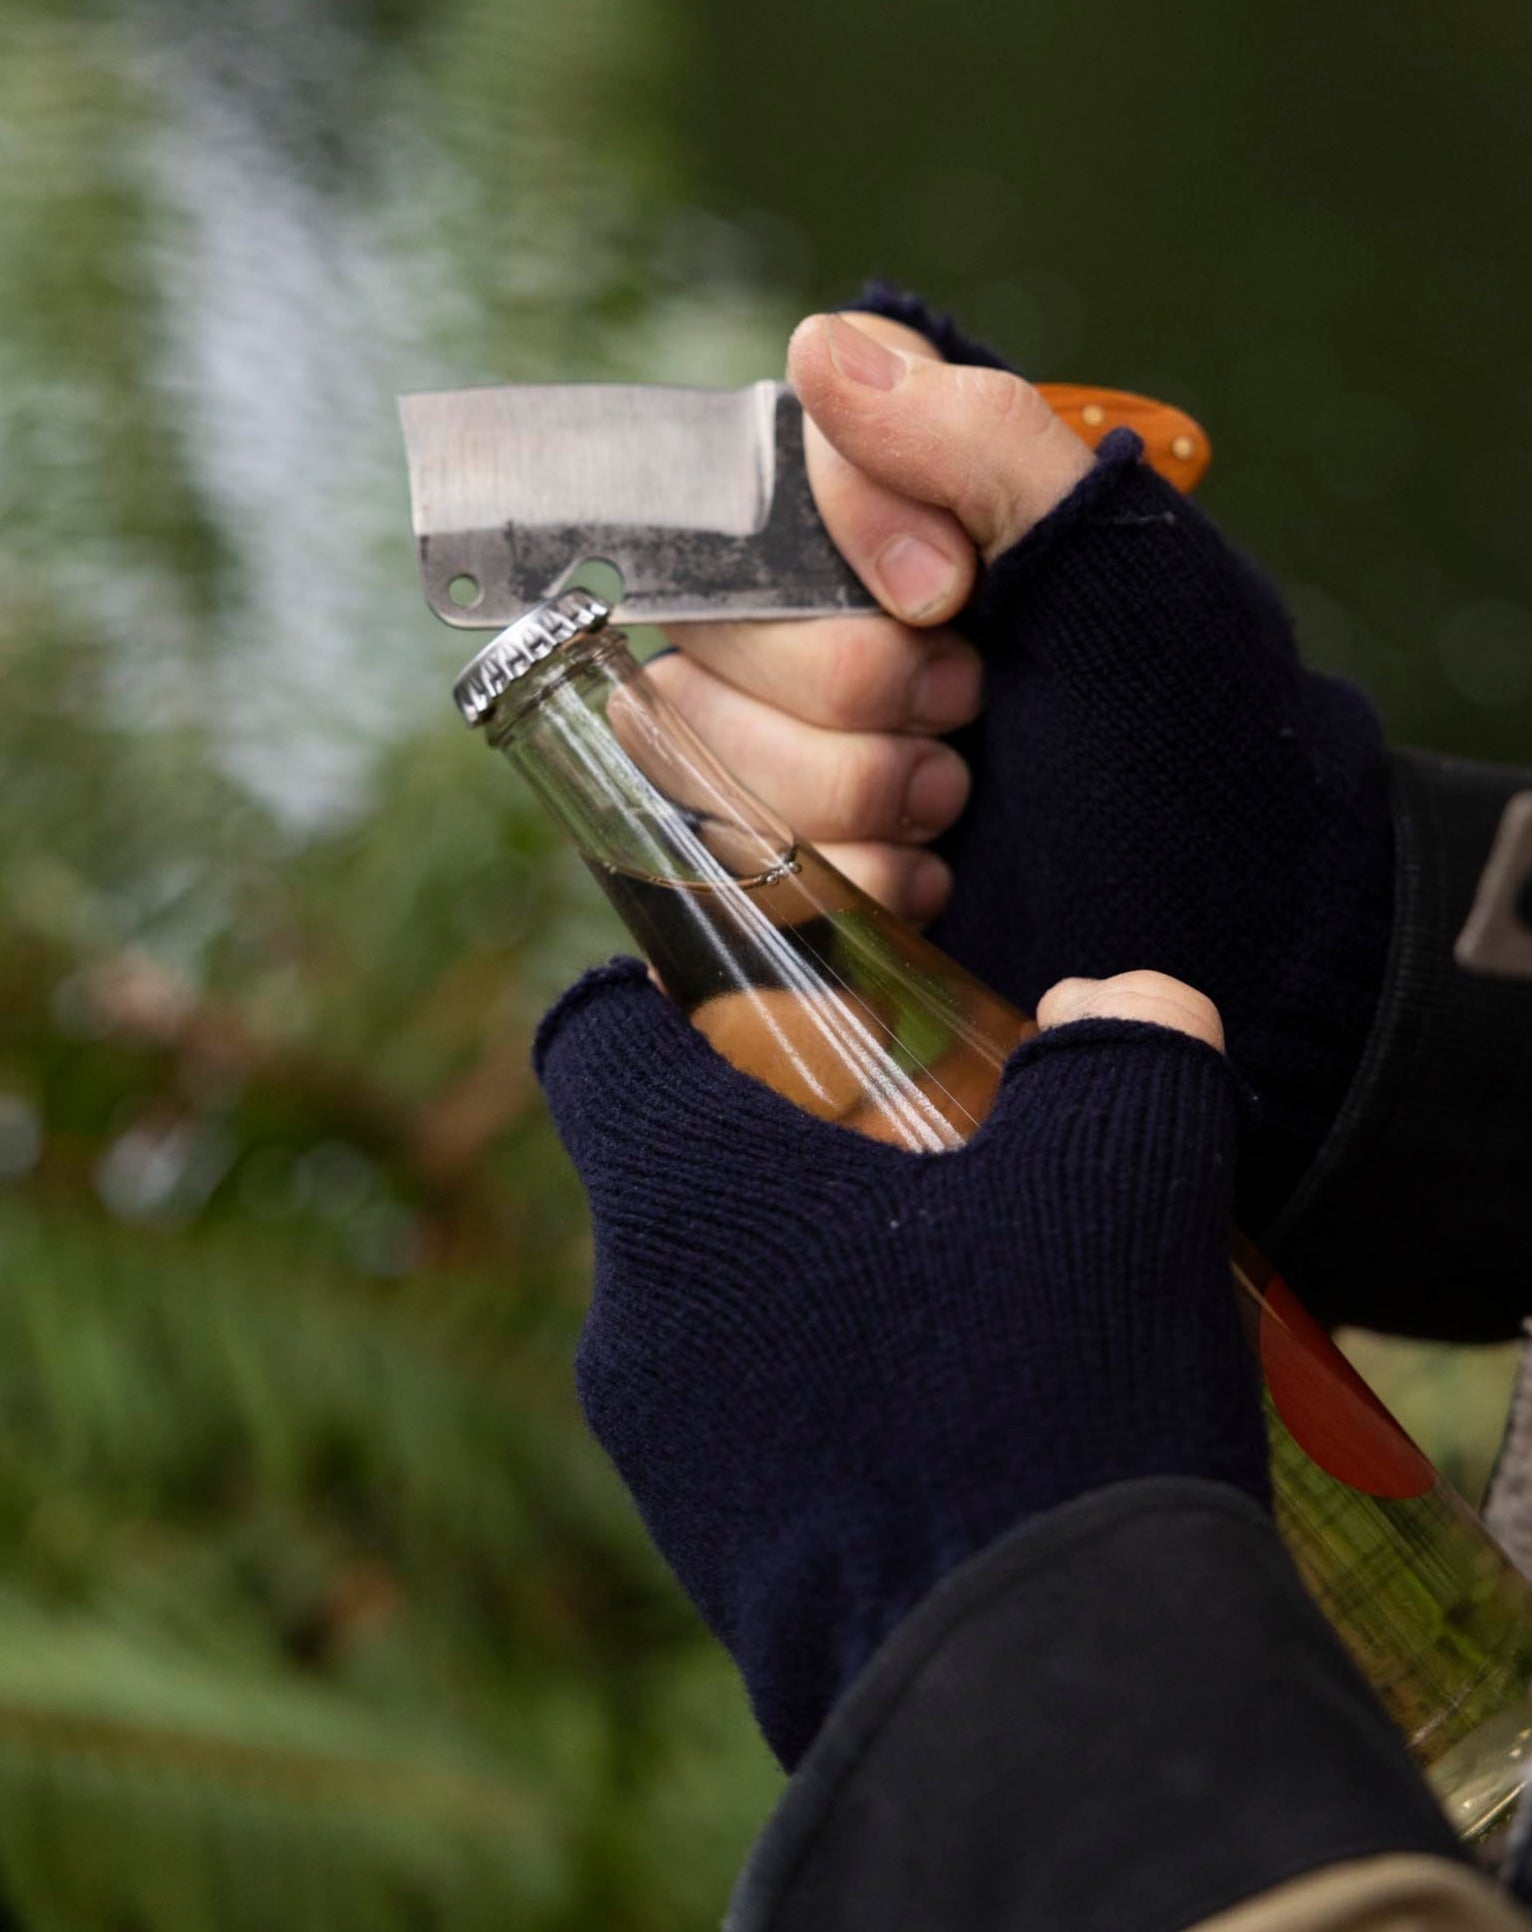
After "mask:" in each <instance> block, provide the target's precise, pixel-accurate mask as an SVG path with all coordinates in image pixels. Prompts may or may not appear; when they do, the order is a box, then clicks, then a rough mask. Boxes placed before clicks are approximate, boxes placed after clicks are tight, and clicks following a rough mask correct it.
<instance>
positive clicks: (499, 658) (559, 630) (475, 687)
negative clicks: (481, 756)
mask: <svg viewBox="0 0 1532 1932" xmlns="http://www.w3.org/2000/svg"><path fill="white" fill-rule="evenodd" d="M611 614H612V606H611V605H610V604H608V603H605V602H603V601H602V599H601V598H599V597H595V596H592V594H591V593H590V592H589V591H588V590H566V591H565V592H563V594H562V595H560V596H558V597H550V598H549V599H548V600H547V602H546V603H542V604H536V605H534V606H533V608H532V609H531V610H529V611H528V612H527V613H526V614H525V616H522V617H518V618H517V619H516V622H515V623H514V624H508V625H507V626H506V628H505V629H504V630H503V631H500V632H499V633H497V635H496V636H494V637H492V638H491V639H490V641H489V642H488V643H487V644H486V645H485V646H484V648H483V650H481V651H479V652H478V653H476V655H475V656H473V657H472V658H470V659H469V661H468V662H467V663H466V664H465V665H464V666H463V668H462V670H461V671H460V672H459V673H458V677H457V682H456V683H455V684H454V685H453V687H452V696H453V699H454V701H455V702H456V704H457V708H458V710H459V711H461V712H462V714H463V717H464V719H465V720H466V721H467V723H469V724H470V725H478V724H482V723H483V722H484V720H485V718H487V717H488V716H489V713H490V712H491V711H492V710H493V709H494V706H495V703H496V701H497V699H499V698H500V696H501V695H502V693H503V692H505V691H506V690H507V689H508V688H509V687H510V686H511V685H513V684H514V683H515V682H516V680H517V678H520V677H525V676H526V674H527V672H528V671H530V670H531V669H532V667H533V665H534V664H540V663H541V662H542V660H543V659H544V658H545V657H547V656H548V654H549V652H550V651H556V650H557V649H558V648H559V646H560V645H562V644H567V643H568V642H569V641H570V639H571V638H573V637H577V636H579V634H580V632H581V631H586V632H591V631H599V630H600V629H601V627H602V625H603V624H604V623H605V622H606V620H607V619H608V618H609V617H610V616H611Z"/></svg>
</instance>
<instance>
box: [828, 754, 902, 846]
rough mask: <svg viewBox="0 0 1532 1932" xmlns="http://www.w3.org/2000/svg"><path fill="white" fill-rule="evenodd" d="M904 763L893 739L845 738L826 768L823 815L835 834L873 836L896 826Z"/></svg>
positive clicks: (882, 833)
mask: <svg viewBox="0 0 1532 1932" xmlns="http://www.w3.org/2000/svg"><path fill="white" fill-rule="evenodd" d="M905 764H906V757H905V754H904V752H903V749H902V747H901V746H900V745H899V744H898V743H897V742H896V741H895V740H893V739H890V738H874V737H869V738H863V739H857V740H854V741H848V743H847V744H846V746H845V747H844V749H843V750H842V751H841V753H840V755H839V756H837V757H836V758H835V760H834V762H833V764H832V765H831V768H830V782H829V790H828V797H827V806H828V813H827V816H828V821H829V826H830V828H831V829H832V830H833V833H834V835H835V836H836V837H839V838H848V839H858V838H867V839H875V838H878V837H881V836H882V835H884V834H885V833H888V832H891V831H893V830H894V829H895V828H896V827H897V826H898V823H899V817H900V806H901V803H902V801H903V797H904V784H905Z"/></svg>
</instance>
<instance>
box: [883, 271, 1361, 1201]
mask: <svg viewBox="0 0 1532 1932" xmlns="http://www.w3.org/2000/svg"><path fill="white" fill-rule="evenodd" d="M853 306H855V307H856V308H859V309H870V310H875V311H877V312H878V313H881V314H883V315H886V316H890V317H892V318H893V319H895V320H897V321H901V322H904V323H907V324H909V325H910V326H912V327H914V328H917V329H919V330H920V331H921V332H922V333H924V334H925V335H926V336H927V337H928V339H929V340H930V341H931V342H932V344H933V345H934V346H935V347H936V348H937V349H938V350H939V351H940V352H941V353H942V355H943V356H945V357H946V358H947V360H949V361H952V362H960V363H981V364H984V365H986V366H988V367H997V368H1003V367H1005V366H1006V365H1005V364H1004V362H1003V361H1002V359H1001V358H1000V357H999V356H997V355H996V354H994V352H993V351H992V350H989V349H986V348H984V347H983V346H982V345H981V344H978V343H976V342H974V341H972V340H971V339H970V338H968V337H967V336H965V335H963V334H962V333H961V332H960V331H959V330H958V329H957V328H956V327H955V326H954V325H953V324H952V323H951V322H950V321H949V320H947V319H946V318H942V317H934V316H932V315H931V314H930V313H929V312H928V311H927V309H926V308H925V307H924V305H923V304H922V303H920V302H919V301H918V300H917V299H916V298H915V297H912V296H908V295H903V294H900V293H899V292H898V291H896V290H893V289H890V288H889V287H887V286H886V285H884V284H873V285H872V286H871V287H870V288H868V289H867V290H866V291H865V292H864V294H863V296H862V297H861V298H860V300H859V301H858V302H856V303H855V304H854V305H853ZM1140 450H1141V446H1140V444H1139V441H1138V438H1137V437H1136V436H1134V435H1133V434H1132V433H1131V432H1129V431H1116V432H1114V433H1113V434H1112V435H1110V436H1108V437H1107V438H1106V440H1105V441H1104V442H1103V444H1102V445H1101V448H1100V450H1099V452H1098V457H1097V462H1096V466H1095V468H1094V469H1093V470H1092V471H1091V472H1090V473H1089V474H1088V475H1087V476H1086V477H1085V479H1084V481H1083V482H1082V483H1080V484H1079V485H1078V487H1077V488H1076V489H1075V490H1074V492H1073V493H1072V494H1071V495H1070V496H1069V497H1068V498H1066V499H1065V501H1064V502H1063V503H1062V504H1060V505H1059V507H1058V508H1057V509H1056V510H1054V511H1053V512H1052V513H1051V514H1050V515H1049V516H1047V517H1045V518H1044V519H1043V521H1042V522H1040V523H1039V524H1037V525H1036V527H1035V528H1034V529H1033V530H1032V531H1031V532H1030V533H1029V534H1028V535H1027V536H1026V537H1024V538H1023V539H1022V540H1021V542H1020V543H1018V544H1016V545H1015V546H1014V547H1013V548H1012V549H1010V550H1008V551H1006V552H1004V553H1003V554H1002V555H1001V556H1000V557H999V558H998V559H997V560H996V561H995V562H994V563H993V564H992V565H991V566H990V567H989V568H988V569H987V570H986V571H985V572H984V573H983V575H982V576H981V578H980V581H979V584H978V587H977V590H976V593H975V595H974V597H973V600H972V602H971V603H970V605H969V607H968V609H967V610H966V612H965V613H964V614H963V616H962V617H961V618H960V620H959V626H960V628H963V629H965V630H966V631H967V633H968V634H969V636H970V637H971V638H972V639H973V641H974V642H975V643H976V644H977V645H978V647H979V649H980V651H981V653H982V655H983V657H984V660H985V678H986V684H985V703H984V709H983V713H982V715H981V716H980V718H979V719H978V721H977V723H975V724H974V725H972V726H971V727H969V728H968V729H967V730H966V731H964V732H962V733H960V734H958V735H957V736H956V737H955V738H954V740H953V742H954V744H955V745H956V746H957V748H958V749H959V750H960V751H961V752H962V753H963V755H964V756H965V758H966V759H967V760H968V762H969V765H970V767H971V769H972V773H973V790H972V793H971V796H970V800H969V804H968V806H967V809H966V811H965V813H964V815H963V817H962V818H961V819H960V820H959V821H958V823H957V825H956V826H955V827H954V828H953V830H952V832H951V833H950V834H948V835H947V837H946V839H945V840H944V841H943V842H941V843H939V844H938V845H937V847H936V850H937V851H939V852H940V853H941V854H942V856H943V857H944V858H946V859H947V861H948V862H949V864H950V865H951V866H952V868H953V872H954V876H955V884H954V889H953V893H952V897H951V900H950V902H949V904H948V907H947V910H946V911H945V913H944V914H943V915H942V917H941V918H940V920H939V921H938V922H937V924H936V925H935V927H934V928H933V929H932V932H931V937H932V939H933V940H934V941H935V942H936V944H937V945H938V946H941V947H942V948H943V949H944V950H945V951H947V952H949V953H951V954H952V955H953V957H954V958H956V959H958V960H960V961H961V962H962V964H963V965H965V966H967V967H968V968H969V969H970V971H972V972H974V973H976V974H977V975H978V976H979V977H980V978H981V979H984V980H986V981H988V982H989V984H990V985H992V986H993V987H994V988H995V989H996V990H997V991H998V992H1001V993H1004V994H1006V995H1007V996H1008V997H1010V998H1011V999H1012V1000H1014V1001H1015V1002H1016V1003H1017V1004H1018V1005H1021V1006H1024V1007H1027V1008H1029V1009H1030V1008H1031V1007H1032V1006H1034V1005H1035V1004H1036V1001H1037V998H1038V996H1039V994H1040V993H1041V992H1042V991H1043V990H1044V988H1046V987H1047V986H1049V985H1051V984H1052V983H1053V982H1054V981H1055V980H1057V979H1058V978H1059V977H1060V976H1061V975H1062V974H1064V973H1065V972H1069V973H1078V974H1085V975H1089V976H1092V977H1105V976H1107V975H1110V974H1113V973H1117V972H1120V971H1122V970H1124V969H1126V968H1129V967H1133V968H1138V967H1154V968H1157V969H1158V970H1159V971H1161V972H1165V973H1169V974H1171V975H1173V976H1175V977H1176V978H1179V979H1189V980H1191V981H1192V982H1193V983H1194V984H1196V985H1197V986H1198V987H1200V988H1201V989H1202V990H1203V991H1204V992H1206V993H1207V994H1209V995H1210V997H1211V998H1212V999H1213V1001H1214V1003H1215V1004H1216V1005H1217V1007H1218V1008H1219V1011H1220V1012H1221V1013H1222V1015H1223V1020H1224V1028H1225V1033H1226V1037H1227V1043H1228V1052H1229V1056H1230V1058H1231V1059H1232V1060H1233V1062H1234V1063H1235V1065H1236V1066H1237V1067H1238V1068H1239V1069H1240V1071H1241V1072H1242V1073H1243V1074H1244V1075H1245V1077H1246V1078H1247V1079H1248V1080H1249V1081H1250V1083H1251V1085H1252V1086H1253V1087H1254V1089H1255V1091H1256V1094H1257V1096H1258V1099H1259V1102H1260V1114H1259V1118H1258V1122H1257V1125H1256V1129H1255V1131H1254V1132H1253V1133H1252V1134H1251V1136H1250V1138H1249V1142H1248V1144H1247V1147H1246V1149H1245V1153H1244V1157H1243V1161H1242V1166H1241V1174H1240V1198H1239V1212H1240V1218H1241V1220H1242V1221H1243V1222H1244V1223H1245V1225H1246V1226H1247V1227H1249V1228H1251V1230H1252V1231H1254V1232H1257V1233H1258V1232H1259V1231H1260V1230H1261V1229H1262V1228H1264V1227H1265V1226H1267V1225H1268V1224H1269V1223H1270V1222H1271V1221H1272V1220H1273V1219H1274V1218H1275V1215H1276V1213H1277V1212H1278V1210H1279V1209H1280V1207H1281V1206H1282V1204H1283V1203H1284V1201H1285V1200H1286V1199H1287V1198H1288V1196H1289V1195H1290V1194H1291V1192H1292V1190H1293V1189H1294V1187H1295V1186H1296V1184H1297V1182H1298V1180H1299V1179H1300V1177H1301V1176H1302V1174H1303V1172H1304V1170H1305V1169H1306V1168H1307V1166H1308V1165H1309V1163H1310V1161H1311V1160H1312V1158H1313V1156H1314V1154H1315V1152H1316V1151H1317V1149H1318V1147H1319V1144H1320V1142H1321V1141H1322V1140H1323V1138H1324V1136H1325V1134H1326V1132H1327V1131H1328V1129H1329V1127H1330V1124H1331V1123H1332V1121H1333V1119H1334V1117H1335V1114H1336V1112H1337V1110H1338V1108H1339V1106H1340V1103H1341V1101H1342V1099H1343V1098H1344V1096H1345V1092H1346V1089H1347V1087H1348V1086H1349V1084H1350V1082H1351V1078H1352V1076H1353V1074H1354V1073H1355V1071H1356V1068H1357V1065H1358V1063H1359V1061H1360V1058H1361V1053H1362V1048H1363V1046H1364V1044H1365V1041H1366V1037H1367V1032H1368V1028H1369V1024H1370V1021H1371V1017H1372V1013H1373V1010H1374V1007H1375V1005H1376V1003H1377V997H1378V993H1379V990H1380V988H1381V984H1382V978H1383V970H1384V964H1385V959H1386V955H1387V950H1388V941H1389V931H1390V925H1391V920H1392V908H1393V836H1392V823H1391V814H1390V780H1389V768H1388V763H1387V757H1386V753H1385V748H1384V742H1383V736H1382V732H1381V730H1380V728H1379V724H1378V720H1377V718H1376V716H1375V715H1374V712H1373V710H1372V707H1371V705H1370V704H1369V703H1368V702H1367V700H1366V698H1365V697H1364V696H1363V695H1362V693H1361V692H1360V691H1358V690H1356V689H1355V688H1354V687H1352V686H1351V685H1349V684H1346V683H1343V682H1341V681H1340V680H1339V679H1336V678H1330V677H1321V676H1319V675H1318V674H1317V673H1315V672H1312V671H1308V670H1306V669H1305V668H1304V666H1303V664H1302V663H1301V662H1300V660H1299V657H1298V653H1297V649H1296V646H1295V643H1294V638H1293V630H1292V624H1291V621H1290V620H1289V618H1288V615H1287V613H1286V611H1285V610H1284V609H1283V607H1282V603H1281V600H1280V598H1279V596H1278V594H1277V592H1276V590H1275V588H1274V586H1273V585H1272V583H1271V582H1270V580H1269V579H1268V578H1267V577H1265V576H1264V575H1263V574H1262V573H1261V572H1260V571H1259V570H1257V569H1256V568H1255V567H1254V566H1253V565H1252V564H1251V563H1250V562H1249V561H1248V560H1247V559H1246V558H1244V557H1243V556H1241V555H1240V554H1239V552H1238V551H1236V550H1235V549H1233V548H1232V547H1231V546H1230V545H1229V544H1228V543H1227V542H1226V541H1225V540H1224V538H1223V537H1222V536H1221V535H1220V534H1219V532H1218V531H1217V529H1216V528H1215V527H1214V526H1213V524H1212V523H1210V522H1209V520H1208V519H1207V518H1206V517H1205V516H1204V515H1203V514H1202V512H1201V511H1200V510H1199V509H1198V508H1197V507H1196V505H1195V504H1193V503H1191V502H1189V501H1188V500H1187V499H1185V498H1184V497H1182V496H1181V495H1180V494H1179V493H1178V492H1177V491H1176V490H1175V489H1174V488H1173V487H1172V486H1171V485H1170V484H1169V483H1167V482H1165V481H1164V480H1163V479H1162V478H1161V477H1160V476H1158V475H1157V474H1156V473H1155V472H1154V471H1153V470H1152V469H1151V468H1149V466H1148V465H1147V464H1145V463H1143V462H1142V461H1141V460H1140Z"/></svg>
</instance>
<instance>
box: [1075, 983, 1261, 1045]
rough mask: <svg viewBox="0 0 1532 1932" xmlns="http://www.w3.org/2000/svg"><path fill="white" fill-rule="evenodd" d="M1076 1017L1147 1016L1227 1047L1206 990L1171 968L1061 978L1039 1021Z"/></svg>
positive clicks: (1119, 1018) (1174, 1030)
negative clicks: (1201, 990)
mask: <svg viewBox="0 0 1532 1932" xmlns="http://www.w3.org/2000/svg"><path fill="white" fill-rule="evenodd" d="M1075 1020H1146V1021H1148V1022H1149V1023H1150V1024H1151V1025H1153V1026H1164V1027H1169V1028H1170V1029H1171V1031H1172V1032H1175V1033H1188V1034H1190V1035H1191V1037H1192V1038H1193V1039H1194V1040H1203V1041H1205V1042H1206V1043H1207V1045H1209V1046H1210V1047H1213V1048H1214V1049H1215V1050H1216V1051H1217V1052H1219V1053H1222V1052H1223V1020H1222V1019H1221V1018H1220V1016H1219V1012H1218V1008H1217V1007H1216V1006H1215V1005H1214V1004H1213V1002H1212V1001H1211V1000H1210V999H1209V998H1208V996H1207V994H1206V993H1199V992H1198V991H1197V989H1196V987H1195V986H1188V985H1187V984H1186V982H1185V980H1180V979H1172V978H1171V977H1170V975H1169V974H1168V973H1150V972H1137V973H1114V974H1113V975H1112V977H1111V978H1110V979H1061V980H1060V981H1059V982H1058V984H1057V985H1056V986H1050V987H1049V989H1048V991H1047V992H1046V993H1044V995H1043V996H1042V998H1041V999H1040V1000H1039V1001H1038V1003H1037V1023H1038V1025H1039V1026H1040V1027H1041V1028H1042V1029H1043V1031H1044V1032H1046V1031H1047V1030H1048V1029H1049V1028H1050V1027H1055V1026H1068V1025H1070V1024H1071V1023H1072V1022H1073V1021H1075Z"/></svg>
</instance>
